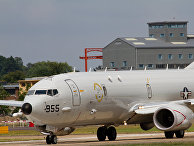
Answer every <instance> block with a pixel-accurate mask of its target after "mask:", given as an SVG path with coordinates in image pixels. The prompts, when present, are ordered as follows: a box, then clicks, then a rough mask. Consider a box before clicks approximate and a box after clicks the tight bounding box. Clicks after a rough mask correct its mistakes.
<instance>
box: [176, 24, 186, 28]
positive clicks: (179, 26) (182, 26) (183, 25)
mask: <svg viewBox="0 0 194 146" xmlns="http://www.w3.org/2000/svg"><path fill="white" fill-rule="evenodd" d="M177 27H178V28H184V27H185V24H178V25H177Z"/></svg>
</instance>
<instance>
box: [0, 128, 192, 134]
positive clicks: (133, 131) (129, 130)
mask: <svg viewBox="0 0 194 146" xmlns="http://www.w3.org/2000/svg"><path fill="white" fill-rule="evenodd" d="M97 129H98V126H86V127H81V128H77V129H76V130H75V131H74V132H73V133H72V134H96V133H97ZM116 130H117V133H118V134H137V133H159V132H162V131H160V130H158V129H156V128H155V127H154V128H152V129H151V130H148V131H144V130H142V129H141V128H140V126H139V125H126V126H124V125H122V126H119V127H116ZM186 132H194V125H193V126H191V127H190V128H189V129H188V130H186ZM21 135H23V136H31V135H34V136H38V135H42V134H41V133H40V132H38V131H35V130H17V131H9V132H8V134H0V136H21Z"/></svg>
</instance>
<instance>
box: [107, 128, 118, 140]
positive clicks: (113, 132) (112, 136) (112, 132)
mask: <svg viewBox="0 0 194 146" xmlns="http://www.w3.org/2000/svg"><path fill="white" fill-rule="evenodd" d="M107 136H108V139H109V140H110V141H114V140H115V139H116V138H117V131H116V129H115V127H112V126H111V127H109V128H108V129H107Z"/></svg>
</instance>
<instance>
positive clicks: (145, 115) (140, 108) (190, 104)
mask: <svg viewBox="0 0 194 146" xmlns="http://www.w3.org/2000/svg"><path fill="white" fill-rule="evenodd" d="M180 106H181V107H180ZM168 108H170V109H172V110H178V111H181V110H182V109H183V110H186V111H188V110H191V111H194V99H188V100H178V101H170V102H152V103H139V104H137V103H136V104H134V106H133V107H132V108H131V109H130V110H129V113H130V116H129V119H128V120H127V122H128V123H143V122H145V123H146V122H153V116H154V113H156V112H157V111H158V110H159V109H168Z"/></svg>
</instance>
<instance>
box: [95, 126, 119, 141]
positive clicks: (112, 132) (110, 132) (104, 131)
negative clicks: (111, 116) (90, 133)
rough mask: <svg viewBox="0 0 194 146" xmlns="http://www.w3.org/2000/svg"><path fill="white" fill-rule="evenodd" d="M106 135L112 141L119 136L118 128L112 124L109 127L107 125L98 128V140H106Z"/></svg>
mask: <svg viewBox="0 0 194 146" xmlns="http://www.w3.org/2000/svg"><path fill="white" fill-rule="evenodd" d="M106 136H107V137H108V139H109V140H110V141H113V140H115V139H116V137H117V131H116V129H115V128H114V127H113V126H110V127H108V128H107V127H106V126H102V127H99V128H98V130H97V137H98V140H99V141H104V140H105V139H106Z"/></svg>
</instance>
